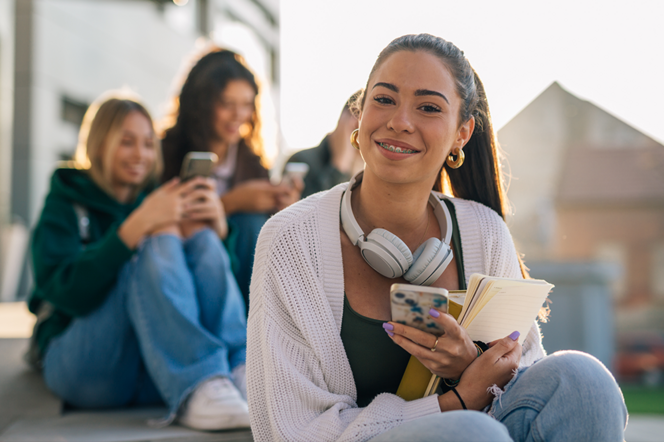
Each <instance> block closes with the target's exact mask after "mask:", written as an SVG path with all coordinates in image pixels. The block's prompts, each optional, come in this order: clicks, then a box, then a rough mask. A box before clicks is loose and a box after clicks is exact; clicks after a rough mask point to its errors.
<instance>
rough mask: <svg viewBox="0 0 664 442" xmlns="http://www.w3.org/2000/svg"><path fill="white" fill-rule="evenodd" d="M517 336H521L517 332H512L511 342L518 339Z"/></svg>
mask: <svg viewBox="0 0 664 442" xmlns="http://www.w3.org/2000/svg"><path fill="white" fill-rule="evenodd" d="M519 336H521V333H519V332H518V331H513V332H512V334H511V335H510V339H511V340H512V341H516V340H517V339H519Z"/></svg>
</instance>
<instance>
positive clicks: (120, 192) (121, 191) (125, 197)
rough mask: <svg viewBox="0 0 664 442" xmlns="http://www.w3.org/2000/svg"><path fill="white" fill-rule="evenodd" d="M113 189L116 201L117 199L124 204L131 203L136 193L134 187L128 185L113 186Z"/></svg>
mask: <svg viewBox="0 0 664 442" xmlns="http://www.w3.org/2000/svg"><path fill="white" fill-rule="evenodd" d="M112 189H113V194H114V195H115V199H117V200H118V201H119V202H121V203H122V204H126V203H128V202H129V199H130V198H131V195H132V193H133V191H134V187H133V186H129V185H126V184H114V185H113V186H112Z"/></svg>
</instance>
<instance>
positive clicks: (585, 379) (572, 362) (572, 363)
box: [533, 350, 618, 391]
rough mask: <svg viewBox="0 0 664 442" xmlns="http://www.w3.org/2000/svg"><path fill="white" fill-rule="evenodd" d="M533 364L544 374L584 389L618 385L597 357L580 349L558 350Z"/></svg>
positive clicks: (612, 387) (602, 388)
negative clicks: (563, 379) (543, 371)
mask: <svg viewBox="0 0 664 442" xmlns="http://www.w3.org/2000/svg"><path fill="white" fill-rule="evenodd" d="M535 366H537V367H538V369H539V370H545V371H546V372H547V374H545V376H554V377H561V378H562V377H564V378H565V381H566V382H570V383H573V384H574V385H576V388H578V389H581V390H585V389H592V390H593V391H594V390H596V389H600V390H603V391H605V390H614V389H617V388H618V385H617V383H616V381H615V379H614V378H613V375H612V374H611V372H609V370H608V369H607V368H606V367H605V366H604V364H602V363H601V362H600V361H599V360H598V359H597V358H595V357H594V356H591V355H589V354H587V353H583V352H580V351H574V350H567V351H558V352H555V353H553V354H551V355H549V356H548V357H546V358H544V359H542V360H541V361H539V362H538V363H537V364H535ZM535 366H533V367H535Z"/></svg>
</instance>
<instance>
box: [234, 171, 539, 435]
mask: <svg viewBox="0 0 664 442" xmlns="http://www.w3.org/2000/svg"><path fill="white" fill-rule="evenodd" d="M346 186H347V183H344V184H340V185H338V186H336V187H334V188H333V189H331V190H329V191H327V192H321V193H318V194H315V195H312V196H311V197H309V198H306V199H305V200H302V201H300V202H299V203H297V204H294V205H292V206H290V207H289V208H288V209H286V210H283V211H281V212H279V213H278V214H277V215H275V216H274V217H272V218H271V219H270V220H269V221H268V222H267V223H266V224H265V226H264V227H263V230H262V231H261V234H260V237H259V239H258V245H257V247H256V257H255V262H254V274H253V277H252V281H251V288H250V309H249V322H248V336H247V393H248V400H249V413H250V418H251V428H252V431H253V436H254V439H255V440H256V441H270V442H271V441H281V440H286V441H303V442H310V441H365V440H369V439H371V438H373V437H375V436H376V435H378V434H380V433H383V432H385V431H387V430H389V429H391V428H394V427H396V426H398V425H400V424H402V423H404V422H408V421H410V420H413V419H417V418H420V417H423V416H427V415H430V414H433V413H439V412H440V408H439V406H438V399H437V396H435V395H434V396H430V397H427V398H423V399H418V400H415V401H411V402H406V401H404V400H403V399H401V398H399V397H397V396H395V395H393V394H387V393H385V394H380V395H378V396H377V397H376V398H375V399H374V400H373V401H372V402H371V403H370V404H369V405H368V406H367V407H364V408H358V407H357V404H356V403H355V399H356V398H357V393H356V390H355V381H354V379H353V374H352V372H351V368H350V364H349V363H348V358H347V357H346V353H345V351H344V347H343V343H342V342H341V336H340V331H341V317H342V313H343V293H344V276H343V265H342V260H341V238H340V230H339V228H340V227H339V207H340V202H341V195H342V193H343V191H344V190H345V189H346ZM452 201H453V202H454V205H455V208H456V212H457V219H458V222H459V230H460V233H461V242H462V246H463V255H464V270H465V272H466V277H467V278H469V277H470V275H471V274H472V273H484V274H487V275H492V276H502V277H510V278H519V277H521V273H520V271H519V264H518V261H517V256H516V251H515V249H514V245H513V243H512V238H511V236H510V234H509V231H508V229H507V227H506V226H505V223H504V222H503V221H502V219H501V218H500V217H499V216H498V215H497V214H496V213H495V212H493V211H492V210H491V209H489V208H487V207H485V206H483V205H481V204H478V203H474V202H470V201H464V200H459V199H453V200H452ZM523 350H524V354H523V356H522V359H521V365H522V366H526V365H530V364H532V363H533V362H534V361H535V360H537V359H539V358H541V357H543V356H544V352H543V349H542V346H541V339H540V334H539V330H538V328H537V325H536V324H534V325H533V328H532V329H531V331H530V333H529V335H528V337H527V339H526V341H525V343H524V346H523Z"/></svg>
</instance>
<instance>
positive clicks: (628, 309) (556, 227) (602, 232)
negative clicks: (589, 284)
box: [498, 83, 664, 333]
mask: <svg viewBox="0 0 664 442" xmlns="http://www.w3.org/2000/svg"><path fill="white" fill-rule="evenodd" d="M498 138H499V141H500V143H501V146H502V148H503V149H504V150H505V152H506V154H507V160H508V161H507V162H508V164H509V166H508V169H507V171H508V172H509V173H510V174H511V176H512V179H511V182H510V186H509V191H508V195H509V198H510V201H511V203H512V205H513V214H512V216H511V219H510V220H509V224H510V229H511V231H512V234H513V235H514V238H515V241H516V243H517V247H518V249H519V250H520V251H521V252H523V253H525V256H526V263H528V262H557V263H561V262H609V263H613V264H617V265H615V266H614V267H613V268H618V269H619V268H622V269H623V271H622V272H618V273H617V274H616V275H615V277H614V278H613V281H614V282H613V285H612V287H611V289H612V292H613V297H614V298H613V304H614V307H615V312H616V318H615V319H616V326H617V332H618V333H621V332H626V331H632V330H640V329H641V330H642V329H650V330H664V146H663V145H661V144H659V143H658V142H656V141H654V140H653V139H652V138H650V137H648V136H646V135H644V134H643V133H641V132H639V131H638V130H636V129H634V128H632V127H631V126H629V125H628V124H626V123H624V122H623V121H620V120H619V119H617V118H615V117H614V116H612V115H610V114H609V113H607V112H606V111H604V110H602V109H600V108H599V107H597V106H595V105H594V104H592V103H589V102H587V101H584V100H581V99H579V98H577V97H575V96H574V95H572V94H571V93H569V92H567V91H566V90H565V89H563V88H562V87H561V86H560V85H559V84H558V83H553V84H552V85H551V86H549V88H547V89H546V90H545V91H544V92H542V94H541V95H539V96H538V97H537V98H535V100H533V102H531V103H530V104H529V105H528V106H527V107H526V108H524V109H523V110H522V111H521V112H520V113H519V114H518V115H517V116H516V117H514V119H512V120H511V121H510V122H509V123H508V124H507V125H505V126H504V127H503V128H502V129H501V130H500V131H499V132H498ZM554 293H555V291H554ZM552 308H553V311H554V312H555V303H554V305H553V306H552Z"/></svg>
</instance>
